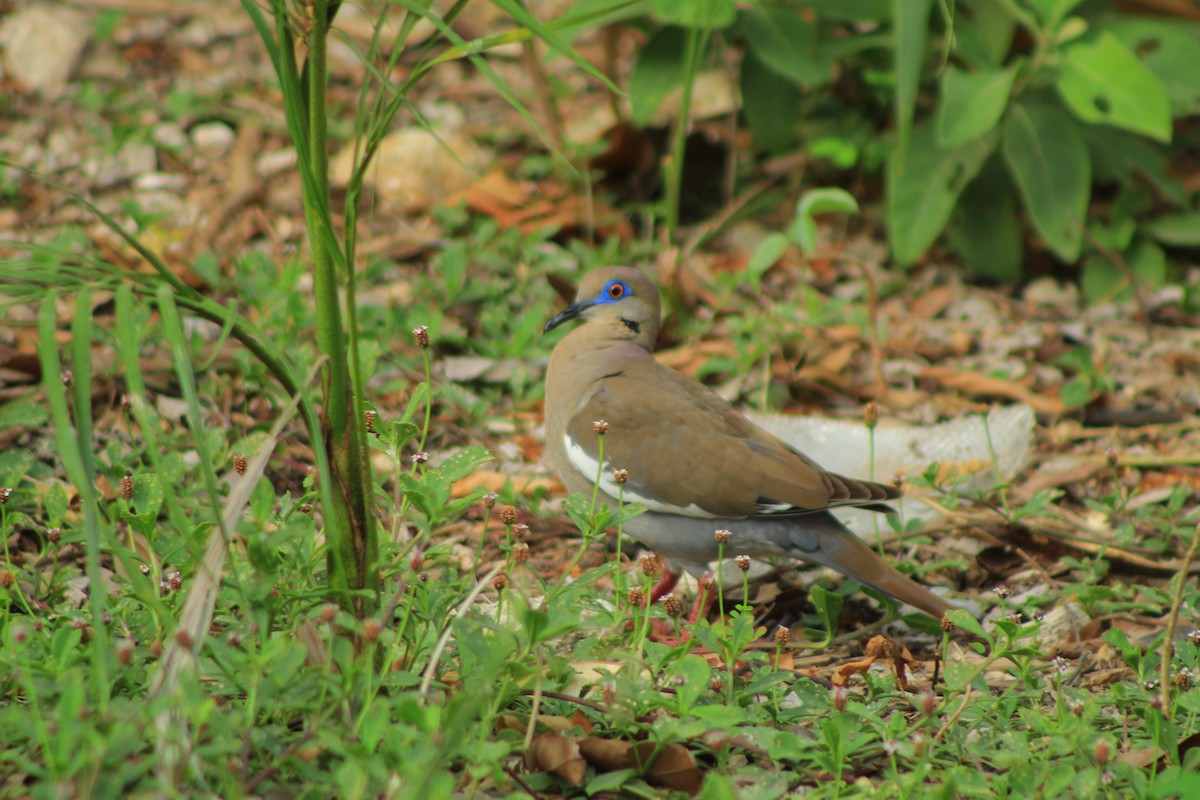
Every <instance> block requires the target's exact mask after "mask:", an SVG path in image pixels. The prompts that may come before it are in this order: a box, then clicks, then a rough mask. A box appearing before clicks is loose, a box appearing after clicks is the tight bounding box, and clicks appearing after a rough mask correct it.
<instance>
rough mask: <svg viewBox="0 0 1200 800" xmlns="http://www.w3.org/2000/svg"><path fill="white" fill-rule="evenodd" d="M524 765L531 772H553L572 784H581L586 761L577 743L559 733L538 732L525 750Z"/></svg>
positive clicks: (584, 773)
mask: <svg viewBox="0 0 1200 800" xmlns="http://www.w3.org/2000/svg"><path fill="white" fill-rule="evenodd" d="M525 766H526V767H527V768H528V769H529V770H530V771H531V772H553V773H554V774H555V775H557V776H559V777H560V778H562V779H563V780H565V781H567V782H569V783H571V784H572V785H574V786H582V785H583V779H584V777H585V776H586V774H587V763H586V762H585V761H584V760H583V758H582V756H580V754H579V745H578V744H576V743H575V742H574V741H573V740H571V739H568V738H567V737H566V736H563V735H562V734H561V733H539V734H538V735H537V736H534V737H533V741H532V742H530V743H529V749H528V750H526V751H525Z"/></svg>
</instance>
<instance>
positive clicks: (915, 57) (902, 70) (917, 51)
mask: <svg viewBox="0 0 1200 800" xmlns="http://www.w3.org/2000/svg"><path fill="white" fill-rule="evenodd" d="M932 7H933V0H892V13H893V15H894V16H895V22H894V23H893V26H894V28H895V37H896V39H895V43H894V46H893V52H894V53H895V61H896V91H895V98H896V99H895V102H896V130H897V131H899V134H900V143H899V147H898V151H899V154H900V155H901V157H903V155H904V152H905V151H906V150H907V149H908V134H909V131H910V130H911V129H912V119H913V109H914V108H916V105H917V89H918V88H920V84H921V65H922V64H924V63H925V37H926V36H927V35H928V32H929V10H930V9H931V8H932ZM893 155H895V154H893Z"/></svg>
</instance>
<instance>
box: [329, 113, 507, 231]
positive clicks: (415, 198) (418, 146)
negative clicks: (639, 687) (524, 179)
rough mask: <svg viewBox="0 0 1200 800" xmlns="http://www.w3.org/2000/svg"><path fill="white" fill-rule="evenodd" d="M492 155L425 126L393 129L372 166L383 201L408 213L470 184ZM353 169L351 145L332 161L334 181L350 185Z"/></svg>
mask: <svg viewBox="0 0 1200 800" xmlns="http://www.w3.org/2000/svg"><path fill="white" fill-rule="evenodd" d="M490 160H491V156H490V154H488V153H487V152H486V151H485V150H483V149H482V148H480V147H479V146H478V145H477V144H475V142H473V141H472V140H471V139H470V138H469V137H467V136H466V135H464V134H461V133H458V132H448V133H440V134H439V135H438V136H435V135H434V134H432V133H430V132H429V131H427V130H425V129H423V128H405V129H403V130H398V131H396V132H394V133H391V134H389V135H388V136H387V138H386V139H384V140H383V143H382V144H380V146H379V151H378V152H377V153H376V154H375V160H374V161H373V162H372V164H371V168H370V169H369V170H368V171H367V175H366V181H365V182H366V183H367V184H368V185H374V186H375V188H376V191H377V192H378V194H379V198H380V200H382V201H383V202H384V203H387V204H389V205H394V206H397V207H399V208H400V209H401V210H403V211H405V212H415V211H421V210H424V209H427V208H429V207H430V206H432V205H435V204H436V203H438V202H440V201H442V200H444V199H445V198H446V197H447V196H449V195H451V194H454V193H455V192H457V191H459V190H461V189H464V188H466V187H467V186H469V185H471V183H472V182H474V181H475V180H476V179H477V178H478V177H480V175H481V174H482V172H483V170H484V168H485V167H486V166H487V164H488V162H489V161H490ZM353 168H354V146H353V145H347V147H346V148H345V149H343V150H342V152H341V153H339V154H338V155H337V157H336V158H335V159H334V162H333V169H332V177H333V183H334V184H335V185H337V186H345V185H346V184H347V183H348V182H349V180H350V177H351V174H352V171H353Z"/></svg>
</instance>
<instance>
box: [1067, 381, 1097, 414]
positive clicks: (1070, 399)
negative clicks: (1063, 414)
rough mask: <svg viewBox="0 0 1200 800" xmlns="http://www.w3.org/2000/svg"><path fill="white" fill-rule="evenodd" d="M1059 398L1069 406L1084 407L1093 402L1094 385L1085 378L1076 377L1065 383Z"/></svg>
mask: <svg viewBox="0 0 1200 800" xmlns="http://www.w3.org/2000/svg"><path fill="white" fill-rule="evenodd" d="M1059 399H1060V400H1062V402H1063V405H1064V406H1066V407H1067V408H1083V407H1084V406H1086V405H1087V404H1088V403H1090V402H1092V386H1091V384H1090V383H1088V382H1087V381H1086V380H1085V379H1083V378H1075V379H1074V380H1072V381H1069V382H1067V383H1066V384H1065V385H1063V387H1062V391H1060V392H1059Z"/></svg>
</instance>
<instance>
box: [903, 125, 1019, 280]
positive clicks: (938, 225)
mask: <svg viewBox="0 0 1200 800" xmlns="http://www.w3.org/2000/svg"><path fill="white" fill-rule="evenodd" d="M995 146H996V137H995V136H984V137H982V138H980V139H976V140H975V141H973V142H971V143H969V144H966V145H963V146H962V147H958V148H955V149H953V150H942V149H941V148H939V147H938V146H937V142H936V141H935V135H934V132H933V126H931V125H923V126H921V127H919V128H915V129H914V130H913V132H912V137H911V140H910V141H909V146H908V153H907V154H901V153H899V152H898V151H897V152H894V153H893V154H892V156H891V158H890V159H889V161H888V171H887V220H888V233H889V235H890V237H891V241H892V254H893V255H894V256H895V258H896V260H897V261H898V262H900V263H901V264H910V263H912V262H913V261H915V260H916V259H917V257H918V256H920V255H921V254H922V253H924V252H925V250H926V249H927V248H928V247H929V245H931V244H933V242H934V240H935V239H937V237H938V234H939V233H941V232H942V230H943V229H944V228H945V227H946V222H947V221H949V219H950V214H951V212H953V211H954V205H955V201H956V200H957V199H958V196H959V195H960V194H962V191H963V189H964V188H966V186H967V184H969V183H970V182H971V181H972V180H973V179H974V178H975V176H976V175H978V174H979V170H980V169H982V167H983V164H984V162H985V161H987V158H988V156H989V155H990V154H991V152H992V150H993V149H994V148H995Z"/></svg>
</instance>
